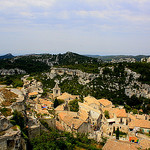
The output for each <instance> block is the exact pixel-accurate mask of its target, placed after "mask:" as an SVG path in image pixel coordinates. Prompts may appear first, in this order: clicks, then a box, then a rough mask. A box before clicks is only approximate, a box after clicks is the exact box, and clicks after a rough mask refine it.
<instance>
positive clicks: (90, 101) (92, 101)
mask: <svg viewBox="0 0 150 150" xmlns="http://www.w3.org/2000/svg"><path fill="white" fill-rule="evenodd" d="M84 104H85V105H88V106H90V107H92V108H94V109H97V110H100V103H99V102H98V100H97V99H96V98H94V97H92V96H90V95H89V96H87V97H85V98H84Z"/></svg>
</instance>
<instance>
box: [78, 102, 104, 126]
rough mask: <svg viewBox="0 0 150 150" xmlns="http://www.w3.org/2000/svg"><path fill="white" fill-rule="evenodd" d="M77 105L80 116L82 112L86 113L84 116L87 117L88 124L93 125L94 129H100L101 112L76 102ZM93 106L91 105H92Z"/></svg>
mask: <svg viewBox="0 0 150 150" xmlns="http://www.w3.org/2000/svg"><path fill="white" fill-rule="evenodd" d="M78 105H79V113H80V114H81V113H82V112H83V111H84V112H86V114H87V115H86V116H88V119H89V122H90V123H91V124H92V125H95V126H96V128H100V126H101V123H102V121H103V120H102V119H103V114H102V111H100V110H97V109H94V108H93V107H91V106H88V105H86V104H85V103H81V102H78ZM92 106H93V105H92Z"/></svg>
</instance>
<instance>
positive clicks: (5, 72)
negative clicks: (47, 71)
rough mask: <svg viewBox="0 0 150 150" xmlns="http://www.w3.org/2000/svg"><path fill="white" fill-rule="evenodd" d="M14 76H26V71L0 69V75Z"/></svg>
mask: <svg viewBox="0 0 150 150" xmlns="http://www.w3.org/2000/svg"><path fill="white" fill-rule="evenodd" d="M15 74H26V71H24V70H21V69H18V68H14V69H0V75H15Z"/></svg>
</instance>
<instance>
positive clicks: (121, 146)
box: [102, 140, 139, 150]
mask: <svg viewBox="0 0 150 150" xmlns="http://www.w3.org/2000/svg"><path fill="white" fill-rule="evenodd" d="M138 148H139V145H138V144H136V143H131V142H127V141H118V140H108V141H107V142H106V144H105V145H104V147H103V148H102V150H137V149H138Z"/></svg>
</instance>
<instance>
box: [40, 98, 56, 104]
mask: <svg viewBox="0 0 150 150" xmlns="http://www.w3.org/2000/svg"><path fill="white" fill-rule="evenodd" d="M39 101H40V103H42V104H45V105H52V104H53V102H51V101H47V100H45V99H41V98H40V99H39Z"/></svg>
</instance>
